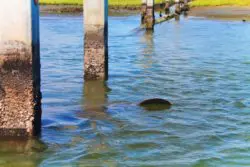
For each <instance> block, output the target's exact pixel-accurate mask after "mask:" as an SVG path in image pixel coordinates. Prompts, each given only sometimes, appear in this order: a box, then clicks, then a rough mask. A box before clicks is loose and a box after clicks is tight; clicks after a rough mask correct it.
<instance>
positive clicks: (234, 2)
mask: <svg viewBox="0 0 250 167" xmlns="http://www.w3.org/2000/svg"><path fill="white" fill-rule="evenodd" d="M191 5H192V6H250V0H194V1H193V2H191Z"/></svg>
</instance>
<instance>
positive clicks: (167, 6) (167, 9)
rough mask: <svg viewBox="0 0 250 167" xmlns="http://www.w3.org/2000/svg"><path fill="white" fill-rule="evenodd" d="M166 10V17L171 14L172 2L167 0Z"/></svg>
mask: <svg viewBox="0 0 250 167" xmlns="http://www.w3.org/2000/svg"><path fill="white" fill-rule="evenodd" d="M164 10H165V14H166V15H168V14H169V13H170V0H166V3H165V8H164Z"/></svg>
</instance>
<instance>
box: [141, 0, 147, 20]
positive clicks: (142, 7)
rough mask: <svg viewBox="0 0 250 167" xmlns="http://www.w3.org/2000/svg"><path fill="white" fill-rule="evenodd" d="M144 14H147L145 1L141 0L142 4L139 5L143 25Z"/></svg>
mask: <svg viewBox="0 0 250 167" xmlns="http://www.w3.org/2000/svg"><path fill="white" fill-rule="evenodd" d="M146 13H147V0H142V4H141V24H145V17H146Z"/></svg>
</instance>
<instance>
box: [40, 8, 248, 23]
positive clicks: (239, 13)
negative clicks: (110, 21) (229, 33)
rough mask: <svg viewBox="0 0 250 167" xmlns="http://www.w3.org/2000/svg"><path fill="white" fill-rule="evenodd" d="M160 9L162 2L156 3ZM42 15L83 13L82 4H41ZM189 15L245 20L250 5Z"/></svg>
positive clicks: (132, 10)
mask: <svg viewBox="0 0 250 167" xmlns="http://www.w3.org/2000/svg"><path fill="white" fill-rule="evenodd" d="M155 8H156V10H159V9H160V4H157V5H156V7H155ZM140 9H141V6H109V14H110V15H116V16H119V15H123V16H125V15H131V14H140ZM40 13H41V14H42V15H50V14H59V15H82V13H83V6H82V5H44V4H43V5H40ZM188 15H189V16H194V17H204V18H209V19H223V20H245V21H250V6H199V7H191V8H190V11H189V12H188Z"/></svg>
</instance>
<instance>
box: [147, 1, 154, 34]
mask: <svg viewBox="0 0 250 167" xmlns="http://www.w3.org/2000/svg"><path fill="white" fill-rule="evenodd" d="M154 24H155V14H154V0H147V12H146V18H145V25H146V29H147V30H153V29H154Z"/></svg>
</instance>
